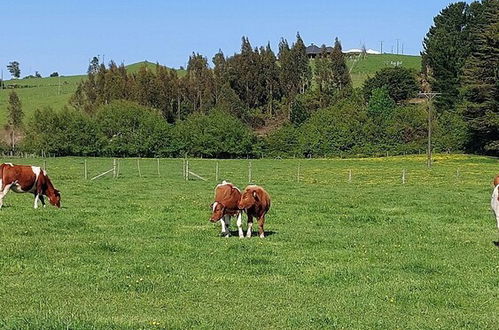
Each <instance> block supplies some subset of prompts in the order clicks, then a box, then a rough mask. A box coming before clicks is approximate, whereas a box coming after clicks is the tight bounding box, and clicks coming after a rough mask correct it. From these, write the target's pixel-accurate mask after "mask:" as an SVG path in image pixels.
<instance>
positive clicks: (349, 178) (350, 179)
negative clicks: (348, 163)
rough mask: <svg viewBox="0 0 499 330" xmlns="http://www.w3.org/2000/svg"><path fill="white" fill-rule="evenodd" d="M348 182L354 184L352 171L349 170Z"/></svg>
mask: <svg viewBox="0 0 499 330" xmlns="http://www.w3.org/2000/svg"><path fill="white" fill-rule="evenodd" d="M348 182H352V170H348Z"/></svg>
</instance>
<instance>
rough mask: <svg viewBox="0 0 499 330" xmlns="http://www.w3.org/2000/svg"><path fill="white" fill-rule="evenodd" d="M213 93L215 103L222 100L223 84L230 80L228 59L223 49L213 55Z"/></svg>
mask: <svg viewBox="0 0 499 330" xmlns="http://www.w3.org/2000/svg"><path fill="white" fill-rule="evenodd" d="M212 62H213V65H214V67H213V93H214V97H215V104H218V102H219V101H220V96H221V95H220V94H221V91H222V86H223V85H224V84H225V83H226V82H227V81H228V77H227V61H226V60H225V55H224V53H223V52H222V50H221V49H219V50H218V53H216V54H215V56H213V59H212Z"/></svg>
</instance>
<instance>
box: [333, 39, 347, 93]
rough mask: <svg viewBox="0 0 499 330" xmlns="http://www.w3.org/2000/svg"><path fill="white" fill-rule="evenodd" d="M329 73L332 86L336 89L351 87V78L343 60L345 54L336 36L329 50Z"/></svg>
mask: <svg viewBox="0 0 499 330" xmlns="http://www.w3.org/2000/svg"><path fill="white" fill-rule="evenodd" d="M331 75H332V82H333V87H334V88H335V89H336V90H338V91H341V90H344V89H349V88H351V87H352V80H351V78H350V72H349V71H348V67H347V63H346V60H345V54H343V50H342V48H341V43H340V41H339V40H338V38H336V39H335V40H334V47H333V51H332V52H331Z"/></svg>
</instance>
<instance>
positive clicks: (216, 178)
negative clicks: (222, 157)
mask: <svg viewBox="0 0 499 330" xmlns="http://www.w3.org/2000/svg"><path fill="white" fill-rule="evenodd" d="M218 171H219V166H218V161H217V165H216V166H215V182H217V183H218V174H219V172H218Z"/></svg>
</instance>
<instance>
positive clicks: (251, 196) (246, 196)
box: [237, 190, 259, 210]
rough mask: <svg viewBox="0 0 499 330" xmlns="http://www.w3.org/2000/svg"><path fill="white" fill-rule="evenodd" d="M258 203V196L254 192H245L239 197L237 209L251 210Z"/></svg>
mask: <svg viewBox="0 0 499 330" xmlns="http://www.w3.org/2000/svg"><path fill="white" fill-rule="evenodd" d="M258 201H259V198H258V194H257V193H256V191H254V190H245V191H244V192H243V194H242V196H241V199H240V200H239V203H238V205H237V206H238V208H239V209H240V210H246V209H249V208H251V207H252V206H253V205H255V204H256V203H257V202H258Z"/></svg>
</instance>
